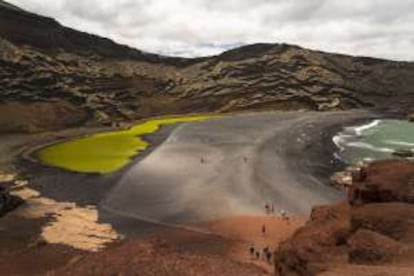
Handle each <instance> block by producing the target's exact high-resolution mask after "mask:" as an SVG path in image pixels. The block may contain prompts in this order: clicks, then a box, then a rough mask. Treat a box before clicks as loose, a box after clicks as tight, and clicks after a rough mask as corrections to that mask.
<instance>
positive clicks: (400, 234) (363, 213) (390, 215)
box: [351, 202, 414, 241]
mask: <svg viewBox="0 0 414 276" xmlns="http://www.w3.org/2000/svg"><path fill="white" fill-rule="evenodd" d="M351 213H352V214H351V228H352V230H353V231H356V230H357V229H368V230H373V231H375V232H378V233H381V234H383V235H386V236H389V237H391V238H393V239H396V240H400V241H406V240H409V239H410V238H411V237H412V236H413V234H414V205H413V204H408V203H399V202H395V203H375V204H366V205H363V206H360V207H354V208H352V212H351Z"/></svg>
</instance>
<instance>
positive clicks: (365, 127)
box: [353, 120, 381, 136]
mask: <svg viewBox="0 0 414 276" xmlns="http://www.w3.org/2000/svg"><path fill="white" fill-rule="evenodd" d="M380 123H381V120H374V121H372V122H370V123H369V124H366V125H362V126H356V127H353V129H354V131H355V134H356V135H358V136H361V135H362V132H364V131H366V130H368V129H370V128H373V127H376V126H378V125H379V124H380Z"/></svg>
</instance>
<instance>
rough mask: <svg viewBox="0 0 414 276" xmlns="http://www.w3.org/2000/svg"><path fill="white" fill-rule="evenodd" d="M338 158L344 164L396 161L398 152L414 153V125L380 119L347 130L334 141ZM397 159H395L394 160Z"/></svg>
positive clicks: (334, 138) (404, 121) (402, 121)
mask: <svg viewBox="0 0 414 276" xmlns="http://www.w3.org/2000/svg"><path fill="white" fill-rule="evenodd" d="M333 142H334V143H335V144H336V146H337V148H338V151H337V152H336V153H335V157H336V158H338V159H340V160H341V161H343V162H345V163H350V164H352V163H356V162H358V161H361V160H365V159H368V160H382V159H389V158H393V157H394V156H393V155H392V154H393V152H395V150H398V149H404V150H407V149H409V150H414V123H413V122H409V121H407V120H397V119H381V120H373V121H371V122H369V123H367V124H364V125H358V126H350V127H345V128H344V129H343V130H341V131H340V132H339V133H338V134H337V135H335V136H334V137H333ZM394 158H395V157H394Z"/></svg>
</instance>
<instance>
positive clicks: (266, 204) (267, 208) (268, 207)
mask: <svg viewBox="0 0 414 276" xmlns="http://www.w3.org/2000/svg"><path fill="white" fill-rule="evenodd" d="M265 210H266V215H268V214H269V210H270V205H269V203H268V202H266V203H265Z"/></svg>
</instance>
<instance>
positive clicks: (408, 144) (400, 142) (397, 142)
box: [385, 140, 414, 147]
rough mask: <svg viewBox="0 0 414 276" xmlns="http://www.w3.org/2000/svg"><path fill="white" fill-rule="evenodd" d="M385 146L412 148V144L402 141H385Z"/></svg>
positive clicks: (413, 145)
mask: <svg viewBox="0 0 414 276" xmlns="http://www.w3.org/2000/svg"><path fill="white" fill-rule="evenodd" d="M385 142H386V143H387V144H391V145H396V146H404V147H414V143H409V142H404V141H395V140H386V141H385Z"/></svg>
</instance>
